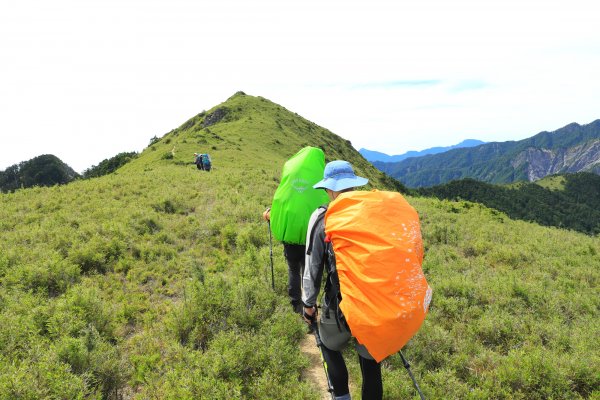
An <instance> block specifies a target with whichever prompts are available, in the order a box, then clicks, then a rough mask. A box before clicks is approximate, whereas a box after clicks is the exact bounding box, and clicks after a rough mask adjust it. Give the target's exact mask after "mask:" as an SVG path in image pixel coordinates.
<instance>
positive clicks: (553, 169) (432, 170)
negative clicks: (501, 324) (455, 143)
mask: <svg viewBox="0 0 600 400" xmlns="http://www.w3.org/2000/svg"><path fill="white" fill-rule="evenodd" d="M373 164H374V165H375V166H376V167H377V168H378V169H379V170H381V171H383V172H385V173H387V174H388V175H390V176H392V177H394V178H396V179H398V180H400V181H401V182H402V183H403V184H405V185H406V186H408V187H426V186H433V185H440V184H443V183H446V182H450V181H452V180H456V179H463V178H473V179H476V180H479V181H483V182H488V183H512V182H517V181H529V182H532V181H535V180H538V179H540V178H543V177H545V176H548V175H552V174H560V173H576V172H592V173H595V174H600V120H596V121H594V122H592V123H589V124H587V125H579V124H577V123H571V124H569V125H567V126H565V127H563V128H561V129H558V130H556V131H553V132H546V131H544V132H541V133H538V134H537V135H535V136H533V137H531V138H528V139H524V140H519V141H509V142H493V143H486V144H482V145H479V146H477V147H471V148H459V149H453V150H449V151H446V152H444V153H439V154H433V155H426V156H422V157H413V158H407V159H405V160H403V161H400V162H396V163H384V162H380V161H375V162H374V163H373Z"/></svg>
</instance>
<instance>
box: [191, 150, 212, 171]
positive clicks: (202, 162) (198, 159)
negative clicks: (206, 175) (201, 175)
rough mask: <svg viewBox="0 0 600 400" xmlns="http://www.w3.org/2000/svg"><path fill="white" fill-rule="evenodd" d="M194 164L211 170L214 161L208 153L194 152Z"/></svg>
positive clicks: (199, 167)
mask: <svg viewBox="0 0 600 400" xmlns="http://www.w3.org/2000/svg"><path fill="white" fill-rule="evenodd" d="M194 157H195V158H194V164H196V168H198V169H199V170H202V171H208V172H210V169H211V167H212V163H211V161H210V156H209V155H208V154H207V153H204V154H198V153H194Z"/></svg>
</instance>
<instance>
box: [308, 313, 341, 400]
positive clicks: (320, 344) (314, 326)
mask: <svg viewBox="0 0 600 400" xmlns="http://www.w3.org/2000/svg"><path fill="white" fill-rule="evenodd" d="M310 326H311V327H312V330H313V333H314V334H315V340H316V342H317V347H318V348H319V354H320V355H321V362H322V363H323V369H324V370H325V377H326V378H327V391H328V392H329V394H330V395H331V399H332V400H335V394H334V393H333V385H332V384H331V380H330V379H329V372H328V371H327V362H326V361H325V357H323V346H324V345H323V341H322V340H321V335H319V326H318V325H317V319H316V318H315V319H314V321H312V322H311V323H310Z"/></svg>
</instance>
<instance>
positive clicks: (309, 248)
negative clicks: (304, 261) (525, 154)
mask: <svg viewBox="0 0 600 400" xmlns="http://www.w3.org/2000/svg"><path fill="white" fill-rule="evenodd" d="M320 209H323V210H324V211H323V212H322V213H320V214H319V215H318V216H317V219H316V220H315V223H314V224H313V226H312V228H311V230H310V236H309V238H308V244H307V246H306V254H307V255H309V256H310V254H311V253H312V248H313V241H314V239H315V231H316V229H315V227H316V226H317V223H318V222H319V221H320V220H322V219H323V218H325V211H327V206H324V205H323V206H319V208H318V210H320Z"/></svg>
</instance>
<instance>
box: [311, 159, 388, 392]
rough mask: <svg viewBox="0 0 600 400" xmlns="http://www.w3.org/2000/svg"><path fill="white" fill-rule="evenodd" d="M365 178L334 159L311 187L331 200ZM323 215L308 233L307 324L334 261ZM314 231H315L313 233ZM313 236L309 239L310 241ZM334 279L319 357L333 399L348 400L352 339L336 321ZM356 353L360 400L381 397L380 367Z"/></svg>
mask: <svg viewBox="0 0 600 400" xmlns="http://www.w3.org/2000/svg"><path fill="white" fill-rule="evenodd" d="M368 182H369V180H368V179H366V178H362V177H360V176H356V175H355V174H354V170H353V169H352V166H351V165H350V163H348V162H347V161H342V160H336V161H332V162H330V163H328V164H327V165H326V166H325V171H324V173H323V180H321V181H320V182H318V183H316V184H315V185H313V187H314V188H315V189H324V190H325V191H326V192H327V195H328V196H329V199H330V200H331V201H333V200H335V199H336V198H337V197H338V196H339V195H340V194H341V193H345V192H349V191H352V190H354V188H355V187H359V186H363V185H366V184H367V183H368ZM323 213H325V208H323V207H320V208H318V209H317V210H315V211H314V213H313V214H312V215H311V218H310V222H309V226H308V230H307V235H308V237H307V241H311V243H307V246H310V247H311V250H310V254H307V256H306V265H307V268H306V269H305V271H304V276H303V288H304V293H303V296H302V301H303V304H304V318H305V320H306V322H307V323H309V324H310V323H311V322H312V321H315V320H316V318H317V306H316V302H317V296H318V295H319V291H320V286H321V278H322V276H323V269H324V267H325V266H327V271H328V272H329V271H330V266H329V265H328V264H329V263H330V262H335V258H333V257H331V259H330V258H329V257H328V251H330V250H329V249H328V247H329V246H330V244H329V243H326V242H325V223H324V219H323V218H318V216H319V215H320V214H323ZM313 229H314V232H313ZM311 236H312V240H311ZM333 280H337V276H334V275H333V274H330V273H328V275H327V282H326V284H325V293H324V295H323V297H322V307H321V309H322V314H323V315H321V319H320V324H319V334H320V337H321V340H322V341H323V346H322V347H321V349H322V354H323V359H324V360H325V362H326V363H327V373H328V375H329V379H330V381H331V384H332V386H333V393H334V395H335V398H336V399H340V400H346V399H350V398H351V397H350V390H349V388H348V370H347V369H346V364H345V362H344V358H343V357H342V353H341V350H342V349H343V348H344V347H345V345H346V344H347V343H348V341H349V340H350V338H351V337H352V335H351V333H350V330H349V328H348V326H347V325H346V323H345V321H344V320H343V318H342V319H341V321H339V320H338V319H337V318H336V314H337V312H338V299H337V293H334V292H335V290H332V289H333V288H334V287H335V286H336V285H339V282H334V281H333ZM356 350H357V352H358V358H359V362H360V369H361V372H362V398H363V399H370V400H371V399H381V398H382V396H383V383H382V380H381V364H380V363H378V362H376V361H375V360H374V358H373V357H372V356H371V355H370V354H369V352H368V351H367V349H366V347H365V346H363V345H360V344H358V343H356Z"/></svg>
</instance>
